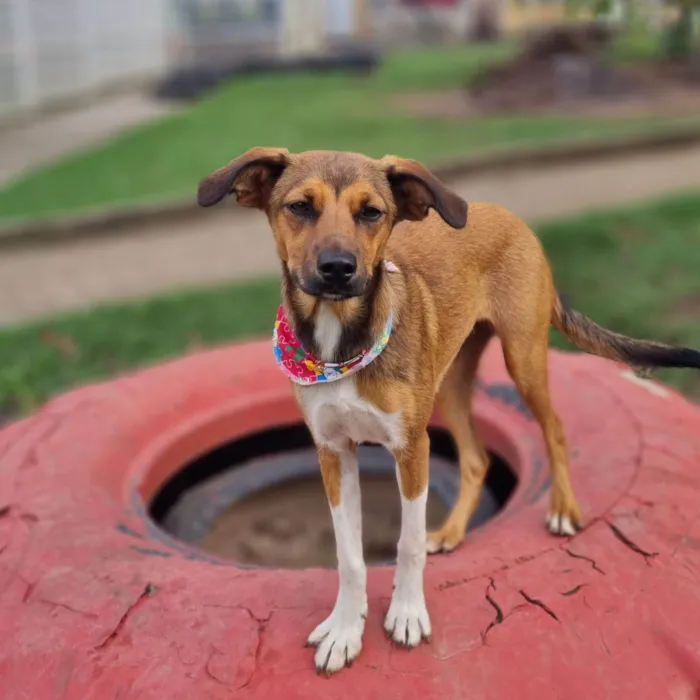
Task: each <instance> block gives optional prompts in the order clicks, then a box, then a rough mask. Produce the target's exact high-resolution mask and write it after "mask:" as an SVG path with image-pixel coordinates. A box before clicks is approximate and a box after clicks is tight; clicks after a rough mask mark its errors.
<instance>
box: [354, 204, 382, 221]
mask: <svg viewBox="0 0 700 700" xmlns="http://www.w3.org/2000/svg"><path fill="white" fill-rule="evenodd" d="M381 215H382V212H381V211H379V209H377V208H376V207H362V209H360V213H359V215H358V216H359V217H360V219H362V220H363V221H379V217H380V216H381Z"/></svg>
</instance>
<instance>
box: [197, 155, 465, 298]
mask: <svg viewBox="0 0 700 700" xmlns="http://www.w3.org/2000/svg"><path fill="white" fill-rule="evenodd" d="M228 194H235V195H236V198H237V200H238V202H239V204H242V205H243V206H245V207H253V208H257V209H262V210H263V211H265V212H266V213H267V216H268V219H269V221H270V225H271V227H272V231H273V233H274V236H275V241H276V243H277V251H278V254H279V256H280V258H281V259H282V261H283V262H284V263H285V264H286V266H287V268H288V270H289V273H290V275H291V277H292V279H293V280H294V283H295V284H296V285H297V286H298V287H299V288H300V289H302V290H303V291H304V292H306V293H307V294H310V295H312V296H315V297H321V298H325V299H333V300H339V299H347V298H350V297H353V296H361V295H362V294H363V292H364V290H365V289H366V288H367V285H368V283H369V281H370V280H371V278H372V275H373V274H374V270H375V269H376V267H377V265H378V264H379V263H380V262H381V260H382V256H383V253H384V246H385V244H386V242H387V239H388V238H389V234H390V233H391V231H392V229H393V227H394V225H395V224H396V223H398V222H399V221H402V220H406V219H408V220H411V221H420V220H422V219H424V218H425V217H426V216H427V215H428V211H429V210H430V209H434V210H435V211H436V212H437V213H438V214H439V215H440V216H441V217H442V218H443V219H444V220H445V222H446V223H447V224H449V225H450V226H452V227H453V228H462V227H464V226H465V225H466V222H467V204H466V202H464V200H462V199H461V198H460V197H458V196H457V195H456V194H454V193H453V192H451V191H450V190H449V189H447V188H446V187H445V185H443V184H442V182H440V180H438V179H437V178H436V177H435V176H434V175H433V174H431V173H430V172H429V171H428V170H427V169H426V168H425V167H423V166H422V165H421V164H420V163H418V162H416V161H413V160H404V159H401V158H396V157H394V156H387V157H385V158H382V159H381V160H374V159H372V158H367V157H366V156H362V155H359V154H355V153H340V152H334V151H307V152H305V153H298V154H293V153H289V151H287V150H286V149H283V148H253V149H252V150H250V151H248V152H247V153H244V154H243V155H242V156H240V157H238V158H236V159H235V160H233V161H231V162H230V163H229V164H228V165H225V166H224V167H223V168H220V169H219V170H217V171H216V172H214V173H212V174H211V175H209V177H207V178H205V179H204V180H203V181H202V182H201V183H200V185H199V192H198V202H199V204H200V205H201V206H204V207H209V206H212V205H213V204H216V203H217V202H219V201H221V200H222V199H223V198H224V197H225V196H226V195H228Z"/></svg>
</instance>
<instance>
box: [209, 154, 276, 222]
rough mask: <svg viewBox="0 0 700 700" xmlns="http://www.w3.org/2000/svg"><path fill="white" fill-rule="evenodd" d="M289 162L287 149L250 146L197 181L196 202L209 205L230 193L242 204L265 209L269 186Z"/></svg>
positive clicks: (270, 188)
mask: <svg viewBox="0 0 700 700" xmlns="http://www.w3.org/2000/svg"><path fill="white" fill-rule="evenodd" d="M288 164H289V151H288V150H287V149H286V148H251V149H250V150H249V151H248V152H247V153H244V154H243V155H242V156H238V158H236V159H235V160H232V161H231V162H230V163H229V164H228V165H224V167H223V168H219V169H218V170H216V171H214V172H213V173H212V174H211V175H209V176H208V177H205V178H204V180H202V181H201V182H200V183H199V189H198V190H197V203H198V204H199V206H201V207H210V206H212V205H213V204H217V203H218V202H220V201H221V200H222V199H223V198H224V197H225V196H226V195H228V194H231V193H233V194H235V195H236V199H237V200H238V203H239V204H241V205H242V206H244V207H253V208H256V209H265V208H266V206H267V202H268V200H269V198H270V194H271V192H272V188H273V187H274V186H275V183H276V182H277V179H278V178H279V176H280V175H281V174H282V171H283V170H284V169H285V168H286V167H287V165H288Z"/></svg>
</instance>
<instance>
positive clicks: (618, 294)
mask: <svg viewBox="0 0 700 700" xmlns="http://www.w3.org/2000/svg"><path fill="white" fill-rule="evenodd" d="M538 233H539V235H540V238H541V240H542V242H543V243H544V246H545V248H546V250H547V253H548V255H549V257H550V260H551V262H552V265H553V267H554V272H555V278H556V281H557V285H558V287H559V288H560V290H562V291H563V292H566V293H568V294H569V295H570V296H571V298H572V301H573V303H574V306H575V307H576V308H578V309H579V310H581V311H583V312H584V313H587V314H589V315H590V316H592V317H593V318H594V319H595V320H596V321H598V322H599V323H602V324H603V325H605V326H608V327H610V328H612V329H614V330H617V331H620V332H622V333H627V334H630V335H634V336H640V337H648V338H654V339H658V340H666V341H670V342H676V343H680V344H684V345H690V346H694V347H697V348H700V276H698V270H700V196H698V195H697V194H688V195H682V196H677V197H674V198H672V199H667V200H664V201H662V202H659V203H655V204H652V205H649V206H645V207H641V208H629V209H624V210H617V211H612V212H605V213H599V214H591V215H588V216H584V217H581V218H576V219H573V220H566V221H561V222H556V223H551V224H547V225H544V226H542V227H540V228H539V230H538ZM278 303H279V283H278V281H277V280H276V279H267V280H261V281H258V282H254V283H247V284H232V285H228V286H224V287H219V288H215V289H210V290H205V291H194V292H193V291H190V292H182V293H178V294H175V295H172V296H168V297H163V298H157V299H152V300H148V301H143V302H129V303H123V304H118V305H112V306H108V307H102V308H99V309H95V310H93V311H89V312H87V313H82V314H73V315H70V316H64V317H61V318H57V319H55V320H51V321H47V322H44V323H37V324H32V325H30V326H26V327H19V328H14V329H5V330H2V331H0V411H1V410H2V409H4V411H5V412H8V413H16V412H26V411H29V410H32V409H33V408H35V407H36V406H37V405H39V404H40V403H41V402H42V401H44V400H45V399H46V398H47V397H48V396H51V395H52V394H54V393H56V392H59V391H62V390H64V389H67V388H69V387H72V386H75V385H78V384H82V383H84V382H88V381H92V380H96V379H101V378H105V377H109V376H112V375H114V374H115V373H118V372H122V371H124V370H129V369H132V368H135V367H141V366H144V365H147V364H150V363H153V362H157V361H160V360H162V359H164V358H169V357H173V356H176V355H179V354H181V353H183V352H186V351H188V350H192V349H193V348H196V347H200V346H201V345H213V344H219V343H224V342H227V341H230V340H237V339H240V338H247V337H251V336H260V335H262V336H266V335H269V333H270V332H271V328H272V323H273V319H274V314H275V310H276V307H277V304H278ZM553 340H554V342H555V344H556V345H559V346H565V344H564V343H563V341H562V340H561V338H559V337H558V336H557V335H556V334H553ZM662 377H663V378H664V379H666V380H668V381H670V382H671V383H673V384H675V385H676V386H677V387H679V388H681V389H683V390H684V391H686V392H688V393H689V394H692V395H695V396H700V372H694V371H692V370H685V371H674V372H670V373H666V374H664V375H662Z"/></svg>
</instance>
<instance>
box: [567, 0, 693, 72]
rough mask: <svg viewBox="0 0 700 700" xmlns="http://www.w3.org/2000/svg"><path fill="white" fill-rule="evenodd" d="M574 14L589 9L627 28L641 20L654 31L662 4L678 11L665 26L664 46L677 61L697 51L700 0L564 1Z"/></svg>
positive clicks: (686, 58) (592, 13)
mask: <svg viewBox="0 0 700 700" xmlns="http://www.w3.org/2000/svg"><path fill="white" fill-rule="evenodd" d="M564 1H565V2H566V4H567V8H568V9H569V10H570V12H571V13H573V14H574V15H578V14H581V13H583V12H585V13H586V14H589V15H593V16H594V17H606V18H611V17H614V18H616V19H619V20H621V21H622V23H623V24H624V25H626V26H627V27H630V26H632V27H634V26H635V25H636V26H637V27H638V26H639V24H640V22H641V23H643V24H644V26H645V28H646V29H647V31H652V30H653V29H652V25H653V22H651V21H650V20H651V15H652V14H653V11H654V9H657V8H658V6H659V4H660V5H661V8H663V7H669V8H672V9H673V10H675V13H674V14H675V18H674V19H673V20H672V21H671V22H670V24H668V25H666V26H662V31H661V49H662V52H663V54H664V55H666V56H668V57H669V58H671V59H673V60H679V61H685V60H688V59H689V58H690V57H691V56H693V54H694V53H695V50H696V40H697V25H698V20H697V17H698V13H699V12H700V0H661V2H659V0H564Z"/></svg>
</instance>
